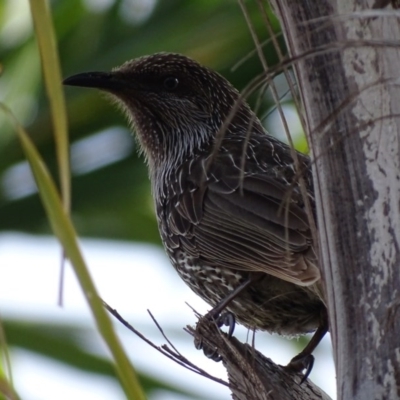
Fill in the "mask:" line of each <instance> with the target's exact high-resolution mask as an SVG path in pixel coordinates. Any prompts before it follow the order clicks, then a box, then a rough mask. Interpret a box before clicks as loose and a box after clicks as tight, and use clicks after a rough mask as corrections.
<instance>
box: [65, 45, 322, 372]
mask: <svg viewBox="0 0 400 400" xmlns="http://www.w3.org/2000/svg"><path fill="white" fill-rule="evenodd" d="M63 83H64V84H65V85H69V86H79V87H87V88H97V89H100V90H102V91H105V92H107V93H108V94H110V95H111V98H112V99H113V101H115V102H116V103H117V104H118V105H119V106H120V107H121V108H122V109H123V110H124V112H125V114H126V116H127V118H128V121H129V124H130V125H131V127H132V129H133V131H134V132H135V134H136V137H137V139H138V142H139V145H140V149H141V151H142V152H143V154H144V157H145V159H146V162H147V164H148V171H149V177H150V182H151V187H152V195H153V199H154V205H155V211H156V215H157V222H158V227H159V232H160V236H161V239H162V243H163V245H164V248H165V251H166V253H167V255H168V256H169V259H170V261H171V263H172V265H173V267H174V268H175V269H176V271H177V272H178V274H179V275H180V277H181V278H182V280H183V281H184V282H185V283H186V284H187V285H188V286H189V287H190V288H191V289H192V290H193V291H194V292H195V293H196V294H197V295H199V296H200V297H201V298H202V299H204V300H205V301H206V302H207V303H208V304H209V305H210V306H211V307H213V308H212V311H214V314H213V315H214V316H216V318H217V317H218V316H221V315H223V313H227V315H228V316H233V318H234V322H238V323H239V324H242V325H244V326H245V327H247V328H249V329H253V330H262V331H268V332H271V333H278V334H281V335H286V336H298V335H302V334H306V333H310V332H315V333H314V336H313V337H312V339H311V340H310V342H309V343H308V345H307V346H306V347H305V349H304V350H303V351H302V352H301V353H300V354H299V355H297V356H296V357H294V358H293V359H292V360H291V361H290V363H289V364H288V366H287V367H288V368H289V369H293V370H295V371H296V372H298V371H301V370H304V369H307V373H309V372H310V370H311V368H312V364H313V360H314V358H313V356H312V352H313V350H314V349H315V347H316V346H317V345H318V344H319V342H320V341H321V339H322V338H323V336H324V335H325V333H326V332H327V331H328V319H327V310H326V305H325V301H324V296H323V286H322V283H321V273H320V268H319V261H318V258H317V256H316V251H315V244H314V242H313V237H312V232H311V227H310V220H309V218H310V217H309V213H307V211H306V202H308V204H310V208H311V210H312V214H313V217H315V216H316V212H315V200H314V189H313V184H312V174H311V161H310V158H309V157H308V156H307V155H304V154H301V153H298V152H296V153H295V154H296V156H293V151H292V149H291V148H290V147H289V146H288V145H287V144H285V143H283V142H282V141H280V140H278V139H277V138H275V137H273V136H272V135H270V134H269V133H268V132H266V130H265V129H264V127H263V125H262V123H261V122H260V120H259V119H258V117H257V116H256V114H255V113H254V112H253V111H252V110H251V108H250V106H249V105H248V104H247V102H246V101H245V100H244V99H243V97H241V96H240V93H239V91H238V90H237V89H236V88H234V86H233V85H232V84H231V83H230V82H229V81H228V80H227V79H225V78H224V77H223V76H222V75H220V74H219V73H217V72H215V71H213V70H212V69H210V68H208V67H205V66H203V65H201V64H200V63H198V62H197V61H195V60H193V59H191V58H189V57H186V56H184V55H181V54H175V53H156V54H152V55H148V56H142V57H139V58H136V59H133V60H130V61H127V62H125V63H124V64H122V65H121V66H119V67H116V68H113V69H112V70H111V71H110V72H84V73H80V74H77V75H73V76H71V77H69V78H67V79H65V80H64V82H63ZM296 159H297V160H296ZM300 175H301V176H302V180H303V182H304V186H305V190H306V194H307V195H306V197H307V199H305V198H304V197H303V194H302V190H301V187H300V183H299V176H300ZM231 321H232V320H231Z"/></svg>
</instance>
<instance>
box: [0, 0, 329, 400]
mask: <svg viewBox="0 0 400 400" xmlns="http://www.w3.org/2000/svg"><path fill="white" fill-rule="evenodd" d="M261 3H262V2H261V1H257V0H254V1H250V0H249V1H247V2H245V4H246V7H247V10H248V12H249V15H250V17H251V20H252V23H253V25H254V28H255V30H256V32H257V34H258V36H259V38H260V41H262V42H265V43H266V45H265V46H264V47H263V49H264V53H265V55H266V58H267V61H268V63H269V65H274V64H276V63H277V62H278V58H277V55H276V52H275V51H274V49H273V46H272V45H271V44H270V43H269V42H268V34H267V29H266V27H265V24H264V21H263V14H262V12H261V10H260V8H259V7H260V4H261ZM50 4H51V9H52V13H53V19H54V25H55V29H56V32H57V39H58V48H59V54H60V59H61V65H62V69H63V75H64V76H65V77H67V76H69V75H72V74H74V73H79V72H84V71H90V70H109V69H111V68H112V67H114V66H117V65H120V64H122V63H123V62H125V61H126V60H129V59H132V58H135V57H139V56H142V55H146V54H151V53H155V52H159V51H168V52H179V53H183V54H185V55H187V56H190V57H192V58H194V59H196V60H198V61H199V62H201V63H202V64H205V65H207V66H209V67H211V68H213V69H215V70H217V71H219V72H220V73H221V74H223V75H224V76H225V77H227V78H228V79H229V80H230V81H231V82H232V83H233V84H234V85H235V86H236V87H237V88H238V89H240V90H241V89H243V88H244V87H245V86H246V85H247V84H248V83H249V82H250V81H251V79H252V78H254V77H255V76H256V75H257V74H259V73H261V71H262V66H261V63H260V61H259V59H258V56H257V55H256V54H255V52H254V43H253V41H252V39H251V35H250V33H249V29H248V26H247V25H246V21H245V18H244V16H243V13H242V11H241V9H240V6H239V5H238V3H237V1H235V0H213V1H208V0H53V1H51V2H50ZM263 7H264V9H265V11H266V12H267V14H268V15H269V16H270V17H272V19H273V16H272V14H271V11H270V9H269V8H268V6H267V4H266V3H263ZM273 27H274V30H275V32H276V33H278V32H279V26H278V23H277V21H276V20H275V19H273ZM279 41H280V43H281V45H282V49H284V48H283V43H282V37H281V36H279ZM235 66H236V67H235ZM233 67H235V68H233ZM0 69H1V76H0V101H1V102H3V103H5V104H7V105H8V106H9V107H10V108H11V109H12V111H13V113H14V114H15V115H16V117H17V118H18V120H19V121H20V122H21V123H22V124H23V125H24V126H25V127H26V129H27V130H28V132H29V134H30V135H31V137H32V139H33V140H34V142H35V144H36V145H37V146H38V149H39V151H40V153H41V155H42V156H43V157H44V159H45V161H46V163H47V165H48V166H49V168H50V170H51V171H52V172H53V176H54V177H56V176H57V171H56V160H55V151H54V141H53V134H52V124H51V118H50V113H49V106H48V102H47V99H46V94H45V89H44V85H43V81H42V75H41V66H40V57H39V53H38V48H37V44H36V41H35V37H34V32H33V28H32V21H31V16H30V9H29V2H28V0H0ZM276 84H277V87H278V90H279V94H280V97H281V98H282V100H281V101H282V104H283V108H284V111H285V114H286V116H287V118H288V121H289V126H290V130H291V133H292V135H293V138H294V141H295V144H296V147H297V148H298V149H299V150H300V151H307V147H306V143H305V139H304V136H303V134H302V131H301V127H300V124H299V121H298V118H297V113H296V110H295V107H294V105H293V102H292V101H291V98H290V96H288V95H287V85H286V83H285V80H284V79H283V78H282V77H281V76H278V77H277V78H276ZM65 92H66V98H67V107H68V118H69V126H70V142H71V163H72V165H71V168H72V204H73V206H72V218H73V221H74V223H75V226H76V228H77V231H78V233H79V235H80V237H81V245H82V248H83V252H84V255H85V257H86V259H87V261H88V264H89V267H90V270H91V273H92V276H93V278H94V280H95V282H96V285H97V286H98V288H99V291H100V294H101V296H102V297H103V298H104V299H105V300H106V301H107V302H108V303H109V304H110V305H111V306H112V307H114V308H116V309H117V310H118V311H119V312H120V313H121V314H122V315H123V316H124V317H125V319H127V320H128V321H129V322H130V323H131V324H132V325H134V326H135V328H137V329H138V330H140V331H141V332H142V333H143V334H144V335H146V336H147V337H149V338H150V339H151V340H153V341H154V342H155V343H156V344H158V345H161V344H163V343H165V339H164V338H163V337H162V336H161V334H160V332H159V331H158V330H157V327H156V326H155V325H154V323H153V322H152V320H151V318H150V317H149V315H148V313H147V309H150V310H151V312H152V313H153V314H154V316H155V317H156V319H157V321H158V322H159V323H160V325H161V326H162V327H163V329H164V331H165V333H166V335H167V336H168V337H169V339H170V340H171V341H172V342H173V343H174V344H175V345H176V346H177V347H178V349H179V350H180V351H181V352H182V353H183V354H184V355H185V356H186V357H187V358H189V359H190V360H192V361H193V362H194V363H196V364H197V365H199V366H201V367H202V368H204V369H205V370H207V371H208V372H210V373H211V374H214V375H215V376H218V377H224V376H225V375H224V370H223V367H222V365H220V364H217V363H214V362H213V361H210V360H207V359H205V357H204V356H203V355H202V354H201V352H197V351H196V350H195V349H194V346H193V344H192V338H191V337H190V336H189V335H188V334H186V333H185V332H184V331H183V329H182V328H183V327H184V326H186V325H187V324H194V323H195V322H196V319H195V317H194V315H193V312H192V311H191V310H190V308H189V307H188V306H187V304H186V302H187V303H189V304H190V305H191V306H193V307H194V308H195V309H197V311H199V312H201V313H204V312H206V311H207V309H208V307H207V305H206V304H205V303H203V302H202V301H201V300H200V299H198V298H197V297H196V296H195V295H194V294H193V293H191V291H190V290H189V289H188V288H186V286H185V284H184V283H183V282H182V281H181V280H180V279H179V278H178V276H177V275H176V273H175V271H174V270H173V268H172V267H171V266H170V265H169V262H168V260H167V259H166V257H165V255H164V252H163V250H162V248H161V243H160V239H159V235H158V230H157V225H156V220H155V215H154V211H153V203H152V199H151V193H150V186H149V181H148V178H147V171H146V166H145V165H144V163H143V159H141V158H140V157H139V156H138V154H137V145H136V142H135V139H134V136H133V135H132V134H131V132H130V131H129V129H128V128H127V124H126V121H125V119H124V117H123V115H122V114H121V113H120V112H119V111H118V110H117V109H115V108H114V107H112V106H110V104H109V102H108V101H107V99H106V98H105V97H104V96H103V95H102V94H100V93H99V92H97V91H94V90H86V89H78V88H67V89H66V90H65ZM261 99H262V101H261V103H260V106H259V109H258V114H259V116H260V117H261V118H263V122H264V124H265V127H266V128H267V129H268V130H269V132H271V134H273V135H275V136H277V137H279V138H281V139H283V140H285V133H284V131H283V128H282V124H281V122H280V120H279V117H278V113H277V112H276V110H275V108H274V102H273V100H272V96H271V94H270V93H269V92H268V91H266V93H265V94H263V95H262V97H261ZM256 101H257V95H254V96H252V97H250V98H249V102H250V103H251V104H252V105H253V106H254V104H255V103H256ZM60 260H61V249H60V247H59V245H58V244H57V241H56V240H55V239H54V237H53V236H52V234H51V230H50V227H49V224H48V222H47V219H46V217H45V214H44V210H43V208H42V206H41V203H40V199H39V197H38V195H37V189H36V186H35V183H34V181H33V178H32V175H31V173H30V170H29V166H28V164H27V162H26V161H25V160H24V156H23V154H22V151H21V148H20V145H19V142H18V140H17V138H16V135H15V133H14V132H13V130H12V128H11V125H10V123H9V121H8V120H7V118H6V117H5V116H4V115H3V114H0V317H1V321H2V325H3V328H4V331H5V336H6V339H7V342H8V345H9V349H10V355H11V365H12V372H13V380H14V383H15V386H16V389H17V391H18V393H19V394H20V396H21V397H22V398H23V399H26V400H36V399H43V400H47V399H54V398H57V399H64V398H65V399H67V398H77V399H80V398H85V399H89V400H91V399H123V398H124V394H123V392H122V390H121V388H120V387H119V384H118V381H117V380H116V377H115V374H114V371H113V368H112V366H111V364H110V363H109V355H108V353H107V350H106V348H105V346H104V344H103V343H102V341H101V339H100V337H99V335H98V333H97V332H96V329H95V325H94V323H93V320H92V318H91V316H90V313H89V311H88V307H87V306H86V304H85V301H84V299H83V296H82V294H81V292H80V289H79V286H78V285H77V283H76V280H75V277H74V274H73V271H72V270H71V269H70V268H69V266H68V265H67V268H66V272H65V277H64V281H63V284H62V288H63V289H62V293H61V292H60V263H61V261H60ZM60 293H61V294H62V298H63V301H62V305H61V306H60V305H59V304H58V298H59V296H60ZM115 324H116V326H117V329H118V333H119V335H120V337H121V340H122V341H123V343H124V346H125V348H126V349H127V351H128V354H129V356H130V359H131V361H132V363H133V364H134V365H135V367H136V369H137V371H138V373H139V375H140V378H141V382H142V384H143V387H144V388H145V390H146V393H147V395H148V398H149V399H151V400H168V399H211V400H213V399H215V400H216V399H228V398H230V395H229V390H228V389H227V388H226V387H224V386H223V385H220V384H217V383H215V382H212V381H210V380H207V379H205V378H203V377H201V376H198V375H195V374H194V373H192V372H190V371H187V370H185V369H183V368H182V367H180V366H178V365H176V364H175V363H173V362H172V361H170V360H168V359H167V358H166V357H164V356H162V355H161V354H159V353H158V352H157V351H156V350H154V349H153V348H151V347H149V346H148V345H147V344H145V343H144V342H143V341H141V340H140V339H139V338H137V337H135V336H134V335H133V334H132V333H130V332H128V331H127V330H126V329H125V328H123V327H121V326H120V325H119V324H118V323H115ZM236 336H238V337H239V338H240V339H242V340H246V339H247V336H248V332H247V331H246V330H245V329H244V328H243V327H238V328H237V331H236ZM250 340H251V337H250ZM307 340H308V339H307V338H301V339H299V340H297V339H296V340H294V341H293V340H292V341H289V340H286V339H284V338H280V337H277V336H271V335H268V334H267V333H257V335H256V347H257V349H258V350H260V351H261V352H263V353H264V354H265V355H267V356H268V357H271V358H272V359H273V360H274V361H275V362H278V363H282V364H286V363H287V362H288V361H289V360H290V359H291V358H292V357H293V356H294V355H295V354H296V352H298V351H299V349H300V348H301V347H302V346H304V344H305V343H306V341H307ZM315 356H316V362H315V366H314V370H313V372H312V375H311V379H313V380H314V381H315V382H316V383H317V384H318V385H320V386H321V387H322V388H323V389H324V390H325V391H326V392H327V393H328V394H330V395H331V396H333V397H335V375H334V369H333V362H332V355H331V350H330V343H329V338H327V339H326V340H325V341H324V342H323V343H322V345H321V346H320V347H319V348H318V349H317V352H316V353H315ZM1 364H2V368H4V364H3V361H1Z"/></svg>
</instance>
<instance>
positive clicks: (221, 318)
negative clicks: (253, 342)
mask: <svg viewBox="0 0 400 400" xmlns="http://www.w3.org/2000/svg"><path fill="white" fill-rule="evenodd" d="M204 318H211V319H213V320H214V321H215V323H216V325H217V326H218V328H221V327H222V326H228V327H229V329H228V333H227V336H228V339H230V338H231V337H232V335H233V332H234V330H235V326H236V320H235V316H234V315H233V314H232V313H231V312H228V311H227V312H223V313H221V314H219V315H217V316H214V315H212V312H211V313H209V314H207V315H206V316H205V317H204ZM200 322H201V321H199V323H200ZM197 326H199V324H198V325H197ZM194 346H195V347H196V349H197V350H203V353H204V355H205V356H206V357H207V358H209V359H211V360H213V361H216V362H219V361H221V360H222V357H221V355H220V354H219V353H218V349H217V348H212V347H210V346H208V345H206V344H205V343H204V342H203V340H202V339H201V338H199V337H195V338H194Z"/></svg>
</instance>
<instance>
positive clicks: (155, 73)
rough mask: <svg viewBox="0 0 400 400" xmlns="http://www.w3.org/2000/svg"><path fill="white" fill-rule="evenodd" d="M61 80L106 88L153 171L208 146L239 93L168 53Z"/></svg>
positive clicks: (192, 63)
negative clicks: (127, 120)
mask: <svg viewBox="0 0 400 400" xmlns="http://www.w3.org/2000/svg"><path fill="white" fill-rule="evenodd" d="M64 84H65V85H70V86H82V87H93V88H97V89H101V90H104V91H106V92H108V93H110V94H111V95H112V97H113V98H114V99H115V100H117V103H119V104H120V105H121V106H122V108H123V109H124V110H125V111H126V114H127V115H128V118H129V120H130V121H131V123H132V125H133V127H134V130H135V131H136V133H137V136H138V138H139V142H140V144H141V147H142V150H143V151H144V153H145V155H146V157H147V159H148V161H149V164H150V167H151V169H153V170H154V169H157V168H158V167H160V166H161V165H163V164H165V162H175V163H177V164H179V163H180V162H183V160H185V159H187V158H188V157H191V156H192V155H193V154H194V153H196V152H198V151H201V150H203V149H205V148H207V147H208V146H209V145H211V144H212V142H213V140H214V139H215V136H216V134H217V132H218V131H219V129H220V127H221V125H222V123H223V122H224V120H225V118H226V117H227V116H228V115H229V112H230V110H231V109H232V107H233V105H234V104H235V102H236V101H237V100H238V98H239V93H238V92H237V90H236V89H235V88H234V87H233V86H232V85H231V84H230V83H229V82H228V81H227V80H226V79H225V78H223V77H222V76H221V75H219V74H218V73H216V72H214V71H212V70H210V69H208V68H206V67H204V66H202V65H200V64H199V63H197V62H196V61H194V60H192V59H190V58H188V57H185V56H183V55H179V54H171V53H159V54H154V55H151V56H145V57H141V58H138V59H134V60H131V61H128V62H126V63H124V64H123V65H121V66H120V67H117V68H114V69H113V70H112V71H111V72H86V73H82V74H78V75H74V76H71V77H69V78H67V79H65V80H64ZM244 107H246V106H244Z"/></svg>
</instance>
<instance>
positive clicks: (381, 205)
mask: <svg viewBox="0 0 400 400" xmlns="http://www.w3.org/2000/svg"><path fill="white" fill-rule="evenodd" d="M272 3H273V6H274V8H275V11H276V13H277V15H278V17H279V19H280V21H281V26H282V30H283V32H284V35H285V38H286V43H287V46H288V49H289V53H290V55H291V57H292V58H293V59H294V69H295V72H296V76H297V82H298V87H299V92H300V96H301V99H302V102H303V106H304V116H305V120H306V125H307V127H306V128H307V135H308V139H309V145H310V148H311V153H312V158H313V160H314V165H313V174H314V185H315V192H316V201H317V213H318V236H319V251H320V259H321V267H322V269H323V271H322V272H323V276H324V282H325V286H326V295H327V302H328V309H329V319H330V332H331V335H332V341H333V349H334V358H335V364H336V371H337V389H338V399H351V400H354V399H360V400H361V399H362V400H368V399H390V400H394V399H400V312H399V306H400V134H399V132H400V129H399V127H400V88H399V81H398V80H399V75H400V47H399V44H400V42H399V40H398V39H399V38H400V24H399V19H398V18H396V16H395V14H394V12H393V10H391V9H389V8H387V9H381V10H377V9H376V8H377V7H379V6H380V5H381V4H380V3H376V4H373V1H366V0H318V1H309V0H273V1H272ZM374 9H375V10H374ZM368 10H369V12H368V13H367V14H363V11H368ZM374 11H375V12H376V16H374V14H373V12H374Z"/></svg>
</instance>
